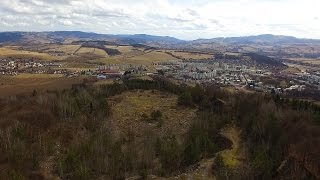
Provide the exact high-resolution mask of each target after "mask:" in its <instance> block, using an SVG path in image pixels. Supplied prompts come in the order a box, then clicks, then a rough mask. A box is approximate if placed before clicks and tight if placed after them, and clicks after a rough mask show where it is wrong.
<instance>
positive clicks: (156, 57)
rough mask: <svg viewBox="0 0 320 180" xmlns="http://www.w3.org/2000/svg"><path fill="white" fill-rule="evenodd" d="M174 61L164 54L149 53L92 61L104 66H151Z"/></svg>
mask: <svg viewBox="0 0 320 180" xmlns="http://www.w3.org/2000/svg"><path fill="white" fill-rule="evenodd" d="M170 60H176V58H174V57H172V56H170V55H168V54H166V53H164V52H156V51H153V52H149V53H143V52H142V53H140V54H135V55H133V54H132V53H131V54H130V56H128V54H124V55H118V56H113V57H105V58H100V59H96V60H94V62H95V63H97V64H98V63H104V64H139V65H152V63H153V62H159V61H170Z"/></svg>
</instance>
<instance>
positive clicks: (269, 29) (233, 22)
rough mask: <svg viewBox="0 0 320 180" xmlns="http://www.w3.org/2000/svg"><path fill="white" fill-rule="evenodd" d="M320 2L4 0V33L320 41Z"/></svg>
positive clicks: (0, 2)
mask: <svg viewBox="0 0 320 180" xmlns="http://www.w3.org/2000/svg"><path fill="white" fill-rule="evenodd" d="M319 7H320V0H0V31H62V30H63V31H65V30H67V31H71V30H77V31H86V32H96V33H103V34H151V35H162V36H173V37H176V38H179V39H185V40H192V39H199V38H214V37H231V36H232V37H234V36H248V35H259V34H275V35H290V36H295V37H299V38H313V39H320V10H319Z"/></svg>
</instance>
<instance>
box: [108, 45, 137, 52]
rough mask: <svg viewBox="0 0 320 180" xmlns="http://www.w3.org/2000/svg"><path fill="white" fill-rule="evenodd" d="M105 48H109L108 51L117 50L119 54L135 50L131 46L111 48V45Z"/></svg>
mask: <svg viewBox="0 0 320 180" xmlns="http://www.w3.org/2000/svg"><path fill="white" fill-rule="evenodd" d="M105 47H106V48H110V49H117V50H119V51H120V52H121V53H128V52H131V51H132V50H133V49H135V48H134V47H132V46H113V45H107V46H105Z"/></svg>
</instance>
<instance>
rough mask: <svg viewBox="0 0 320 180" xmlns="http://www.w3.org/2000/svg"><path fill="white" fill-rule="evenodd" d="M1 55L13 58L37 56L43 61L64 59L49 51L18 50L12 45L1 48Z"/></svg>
mask: <svg viewBox="0 0 320 180" xmlns="http://www.w3.org/2000/svg"><path fill="white" fill-rule="evenodd" d="M0 57H12V58H36V59H39V60H43V61H52V60H62V59H63V57H56V56H51V55H49V54H47V53H38V52H31V51H23V50H16V49H12V48H10V47H2V48H0Z"/></svg>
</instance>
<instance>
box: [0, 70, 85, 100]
mask: <svg viewBox="0 0 320 180" xmlns="http://www.w3.org/2000/svg"><path fill="white" fill-rule="evenodd" d="M82 80H83V77H72V78H66V77H62V76H61V75H48V74H20V75H18V76H0V97H6V96H11V95H18V94H25V93H30V94H31V93H32V92H33V90H37V91H46V90H61V89H66V88H71V86H72V84H77V83H81V82H82Z"/></svg>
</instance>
